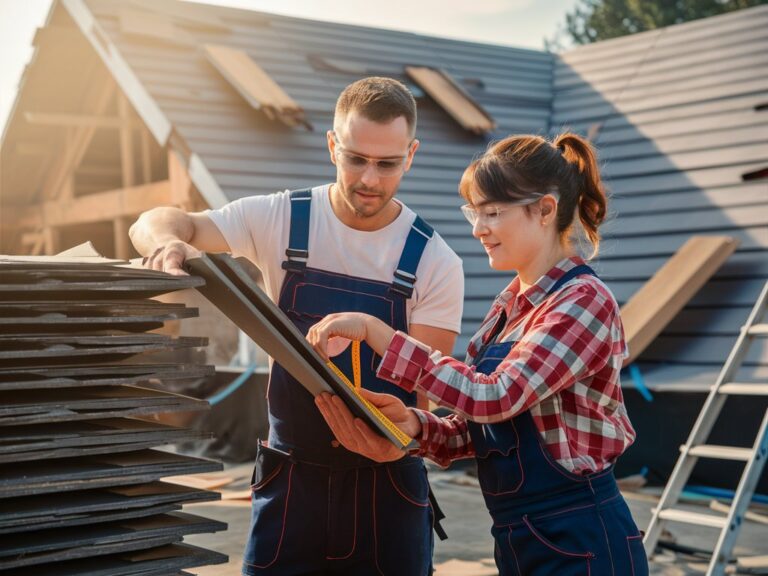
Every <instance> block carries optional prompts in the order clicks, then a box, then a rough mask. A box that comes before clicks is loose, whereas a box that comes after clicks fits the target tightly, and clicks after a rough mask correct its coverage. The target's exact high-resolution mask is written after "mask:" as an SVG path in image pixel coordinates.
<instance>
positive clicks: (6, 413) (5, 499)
mask: <svg viewBox="0 0 768 576" xmlns="http://www.w3.org/2000/svg"><path fill="white" fill-rule="evenodd" d="M201 283H202V281H201V280H200V279H198V278H193V277H183V278H177V277H171V276H169V275H167V274H163V273H159V272H153V271H149V270H143V269H137V268H130V267H125V266H119V265H115V264H114V263H111V262H108V261H104V260H99V259H95V258H66V257H61V258H57V257H51V258H37V259H36V258H26V259H24V258H20V257H15V258H9V257H0V574H2V575H3V576H5V575H12V574H53V573H55V574H58V575H67V574H73V575H74V574H77V575H80V576H86V575H88V576H96V575H102V574H103V575H106V574H109V575H110V576H114V575H122V574H126V575H128V574H142V575H144V576H149V575H151V574H180V573H181V574H183V573H184V572H181V571H182V570H184V569H186V568H192V567H195V566H202V565H207V564H215V563H221V562H225V561H226V560H227V558H226V556H224V555H222V554H218V553H216V552H211V551H208V550H204V549H202V548H197V547H194V546H190V545H186V544H183V543H182V540H183V537H184V536H185V535H187V534H198V533H205V532H215V531H219V530H224V529H226V525H225V524H222V523H220V522H216V521H212V520H208V519H206V518H200V517H197V516H193V515H191V514H186V513H182V512H179V510H180V509H181V507H182V506H183V505H184V504H185V503H192V502H200V501H207V500H214V499H216V498H218V494H216V493H215V492H209V491H205V490H198V489H193V488H188V487H185V486H180V485H177V484H173V483H171V482H163V481H161V478H165V477H169V476H175V475H179V474H195V473H199V472H210V471H216V470H219V469H220V468H221V465H220V464H219V463H217V462H213V461H210V460H204V459H199V458H191V457H188V456H183V455H179V454H175V453H171V452H167V451H163V450H161V449H160V450H158V449H154V448H156V447H162V446H163V445H167V444H172V443H175V442H178V441H180V440H189V439H194V438H196V437H197V438H199V437H200V434H198V433H194V432H191V431H189V430H185V429H182V428H176V427H173V426H168V425H166V424H162V423H160V422H159V421H157V420H156V419H153V418H152V416H153V415H156V414H160V413H166V412H186V411H190V410H202V409H206V408H207V407H208V404H207V403H206V402H204V401H200V400H196V399H193V398H189V397H186V396H180V395H177V394H171V393H168V392H164V391H161V390H158V388H160V389H162V387H163V386H162V384H163V382H169V381H177V382H178V381H180V380H193V379H196V378H201V377H204V376H206V375H209V374H211V373H212V372H213V370H212V367H209V366H198V365H187V364H174V363H168V362H165V363H160V362H158V361H157V360H156V359H155V360H153V358H152V356H153V353H156V352H158V351H168V350H173V349H181V348H187V347H197V346H204V345H205V344H206V341H205V339H204V338H189V337H179V338H173V337H171V336H167V335H164V334H158V333H147V331H148V330H154V329H157V328H160V327H162V326H163V323H164V322H165V321H167V320H176V319H181V318H187V317H191V316H196V315H197V310H196V309H194V308H187V307H185V306H184V305H180V304H167V303H162V302H159V301H155V300H151V299H150V298H151V297H153V296H157V295H160V294H163V293H166V292H170V291H174V290H179V289H182V288H189V287H194V286H197V285H200V284H201ZM147 386H152V388H149V387H147ZM148 417H149V418H148ZM153 447H154V448H153ZM73 528H74V529H73Z"/></svg>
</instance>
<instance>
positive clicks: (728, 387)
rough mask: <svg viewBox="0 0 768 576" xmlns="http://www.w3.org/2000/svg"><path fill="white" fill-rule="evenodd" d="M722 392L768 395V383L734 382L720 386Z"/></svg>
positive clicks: (741, 394) (742, 394)
mask: <svg viewBox="0 0 768 576" xmlns="http://www.w3.org/2000/svg"><path fill="white" fill-rule="evenodd" d="M719 392H720V394H734V395H740V396H768V384H746V383H741V382H732V383H730V384H723V385H722V386H720V390H719Z"/></svg>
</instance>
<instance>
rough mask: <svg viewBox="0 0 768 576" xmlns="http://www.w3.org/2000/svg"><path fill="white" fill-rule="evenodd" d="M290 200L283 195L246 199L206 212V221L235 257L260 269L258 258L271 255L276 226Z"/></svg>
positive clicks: (282, 218)
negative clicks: (214, 227)
mask: <svg viewBox="0 0 768 576" xmlns="http://www.w3.org/2000/svg"><path fill="white" fill-rule="evenodd" d="M289 204H290V200H289V199H288V196H287V194H286V193H278V194H269V195H265V196H248V197H246V198H240V199H239V200H235V201H234V202H230V203H229V204H226V205H225V206H223V207H222V208H219V209H216V210H209V211H208V212H207V215H208V217H209V218H210V219H211V221H212V222H213V223H214V224H215V225H216V226H217V227H218V229H219V231H220V232H221V234H222V235H223V236H224V238H225V239H226V241H227V243H228V244H229V247H230V249H231V250H232V254H233V255H234V256H245V257H246V258H248V259H249V260H250V261H251V262H253V263H254V264H256V265H257V266H260V267H261V262H260V258H262V257H264V256H266V255H268V254H270V253H271V252H270V251H269V247H270V245H271V244H272V243H274V242H275V239H276V236H277V235H278V234H277V232H280V233H282V228H281V229H280V230H279V231H278V230H276V229H275V227H276V226H279V225H281V224H282V223H283V222H284V216H285V214H284V212H285V211H286V210H288V208H289Z"/></svg>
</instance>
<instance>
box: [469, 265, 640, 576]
mask: <svg viewBox="0 0 768 576" xmlns="http://www.w3.org/2000/svg"><path fill="white" fill-rule="evenodd" d="M582 274H590V275H593V276H597V275H596V274H595V272H594V271H593V270H592V269H591V268H590V267H589V266H586V265H581V266H576V267H575V268H573V269H572V270H570V271H568V272H567V273H566V274H565V275H564V276H563V277H562V278H560V279H559V280H558V281H557V282H556V283H555V285H554V286H552V288H551V289H550V290H549V293H548V295H549V294H552V293H554V292H555V291H557V290H559V289H560V288H561V287H562V286H563V285H564V284H565V283H566V282H568V281H569V280H572V279H573V278H575V277H576V276H579V275H582ZM505 324H506V319H505V315H502V318H501V319H500V321H499V322H498V323H497V324H496V329H494V330H492V331H491V332H490V333H489V336H488V338H487V340H486V344H485V345H484V347H483V348H482V349H481V351H480V353H479V354H478V356H477V359H476V360H475V368H476V370H477V371H478V372H480V373H482V374H492V373H493V372H494V371H495V370H496V368H497V367H498V365H499V364H500V363H501V362H502V360H503V359H504V358H506V356H507V355H508V354H509V351H510V349H511V348H512V346H513V345H514V342H502V343H495V342H494V340H496V338H497V337H498V335H499V334H500V333H501V332H502V331H503V328H504V325H505ZM468 424H469V433H470V436H471V438H472V443H473V445H474V447H475V451H476V458H477V466H478V477H479V480H480V487H481V489H482V492H483V497H484V498H485V503H486V506H487V507H488V511H489V512H490V513H491V517H492V518H493V527H492V528H491V533H492V534H493V537H494V540H495V557H496V565H497V566H498V568H499V574H500V575H501V576H554V575H557V576H571V575H577V574H578V575H580V576H583V575H591V576H604V575H613V576H645V575H647V574H648V563H647V560H646V556H645V551H644V549H643V544H642V536H641V534H640V532H639V531H638V529H637V526H636V525H635V522H634V520H632V516H631V514H630V512H629V509H628V508H627V505H626V502H625V501H624V498H623V497H622V496H621V494H620V493H619V489H618V487H617V486H616V480H615V478H614V476H613V469H612V468H609V469H607V470H603V471H601V472H598V473H595V474H591V475H587V476H579V475H576V474H573V473H572V472H569V471H568V470H566V469H565V468H564V467H563V466H561V465H560V464H558V463H557V461H556V460H555V459H554V458H553V457H552V456H551V455H550V453H549V452H548V451H547V448H546V446H545V445H544V442H543V441H542V438H541V435H540V434H539V431H538V429H537V428H536V424H535V423H534V421H533V417H532V416H531V413H530V411H525V412H523V413H522V414H519V415H518V416H515V417H514V418H512V419H511V420H507V421H505V422H499V423H496V424H478V423H476V422H468Z"/></svg>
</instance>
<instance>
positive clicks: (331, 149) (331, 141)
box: [325, 130, 336, 166]
mask: <svg viewBox="0 0 768 576" xmlns="http://www.w3.org/2000/svg"><path fill="white" fill-rule="evenodd" d="M333 136H334V134H333V130H328V131H327V132H326V133H325V137H326V139H327V140H328V153H329V154H330V155H331V163H332V164H333V165H334V166H335V165H336V139H335V138H334V137H333Z"/></svg>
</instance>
